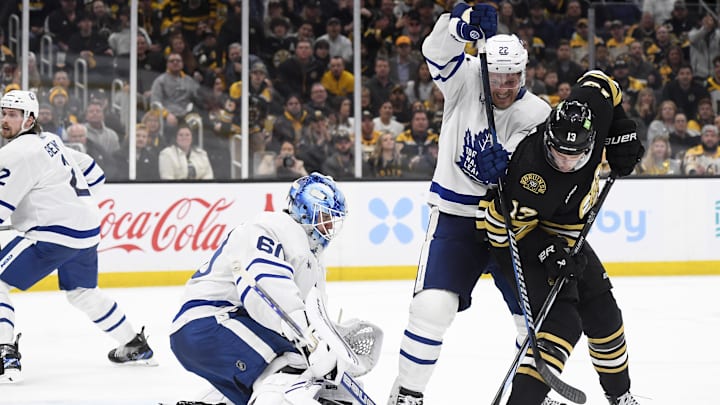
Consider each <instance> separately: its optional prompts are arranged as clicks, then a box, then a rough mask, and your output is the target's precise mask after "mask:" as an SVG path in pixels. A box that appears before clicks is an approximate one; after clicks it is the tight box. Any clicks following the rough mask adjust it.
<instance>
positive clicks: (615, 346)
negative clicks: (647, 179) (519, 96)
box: [478, 71, 643, 405]
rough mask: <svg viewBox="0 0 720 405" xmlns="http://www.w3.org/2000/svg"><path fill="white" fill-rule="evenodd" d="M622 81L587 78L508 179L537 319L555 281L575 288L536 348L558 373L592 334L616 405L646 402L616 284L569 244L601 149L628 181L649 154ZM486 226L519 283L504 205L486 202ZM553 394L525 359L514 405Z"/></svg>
mask: <svg viewBox="0 0 720 405" xmlns="http://www.w3.org/2000/svg"><path fill="white" fill-rule="evenodd" d="M621 101H622V93H621V90H620V88H619V86H618V85H617V83H615V82H613V81H612V80H610V79H609V78H608V77H607V76H606V75H605V74H604V73H602V72H600V71H589V72H587V73H586V74H585V75H584V76H583V77H581V78H580V80H579V81H578V82H577V83H576V84H575V86H574V87H573V89H572V92H571V94H570V97H569V98H568V99H567V100H565V101H564V102H562V103H561V104H559V105H558V106H557V107H556V108H555V109H554V110H553V111H552V112H551V113H550V116H549V117H548V119H547V121H546V122H545V123H544V124H541V125H539V126H538V127H537V130H536V131H535V132H534V133H533V134H531V135H529V136H528V137H526V138H525V139H524V140H523V141H521V142H520V144H519V145H518V147H517V149H516V150H515V152H514V153H513V156H512V159H511V160H510V164H509V166H508V170H507V174H506V177H505V179H504V183H505V187H504V193H505V196H504V197H505V199H506V201H508V205H511V206H512V208H511V218H512V224H511V226H512V229H513V231H514V233H515V237H516V240H517V243H518V249H519V253H520V261H521V264H522V271H523V275H524V279H525V283H526V288H527V294H528V297H529V301H530V306H531V310H532V313H533V314H537V313H538V311H539V310H540V307H541V306H542V304H543V302H544V301H545V298H546V297H547V295H548V293H549V291H550V289H551V287H552V283H553V281H554V280H555V279H556V278H558V277H560V276H567V277H568V278H569V279H570V280H571V282H569V283H567V284H566V285H565V286H564V287H563V289H562V290H561V292H560V294H559V295H558V297H557V299H556V301H555V303H554V305H553V306H552V307H551V310H550V312H549V313H548V316H547V318H546V319H545V322H544V323H543V324H542V326H541V327H540V328H539V329H538V330H537V340H538V346H539V348H540V350H541V351H542V353H541V355H542V357H543V358H544V359H545V360H546V362H547V364H548V366H550V367H551V368H553V369H554V370H555V371H556V372H557V373H559V372H561V371H562V368H563V367H564V364H565V361H566V360H567V358H568V356H569V355H570V352H571V351H572V349H573V347H574V346H575V344H576V343H577V341H578V339H579V338H580V335H581V334H582V333H584V334H585V335H586V336H587V338H588V346H589V350H590V357H591V359H592V362H593V365H594V366H595V369H596V371H597V372H598V374H599V376H600V383H601V385H602V387H603V389H604V391H605V394H606V396H607V398H608V400H609V402H610V404H613V405H616V404H617V405H628V404H630V405H632V404H637V403H638V402H637V401H636V400H635V399H634V398H633V397H632V395H631V394H630V377H629V372H628V356H627V351H626V344H625V335H624V332H623V331H624V327H623V320H622V315H621V312H620V309H619V308H618V305H617V303H616V301H615V298H614V297H613V294H612V292H611V288H612V285H611V283H610V280H609V278H608V276H607V274H606V272H605V269H604V268H603V265H602V263H601V262H600V259H599V258H598V257H597V255H596V254H595V253H594V252H593V250H592V248H591V247H590V245H589V244H587V243H586V244H585V245H584V246H583V248H582V250H581V252H580V253H579V254H578V255H577V256H575V257H573V256H570V254H569V247H571V246H573V245H574V244H575V241H576V238H577V237H578V235H579V232H580V230H581V229H582V227H583V224H584V222H585V215H586V214H587V212H588V211H589V210H590V208H591V207H592V206H593V204H594V203H595V201H596V200H597V197H598V194H599V189H600V186H599V181H600V171H601V164H602V160H603V149H605V153H606V157H607V160H608V163H609V164H610V168H611V171H612V172H614V173H615V174H616V175H618V176H627V175H628V174H630V173H631V172H632V169H633V167H634V166H635V164H636V163H637V161H638V160H639V158H640V157H641V156H642V152H643V148H642V145H641V143H640V141H639V140H638V139H637V134H636V132H635V124H634V122H633V121H632V120H630V119H628V118H627V116H626V115H625V112H624V111H623V109H622V104H621ZM478 228H480V229H481V230H484V231H485V232H486V233H487V238H488V239H489V240H490V243H491V245H492V247H493V249H492V251H493V255H494V256H495V258H496V259H497V260H498V262H499V263H500V266H501V268H502V273H503V276H505V277H506V278H507V279H508V280H510V281H511V282H512V283H513V285H515V283H514V280H515V279H514V274H513V266H512V263H511V259H510V254H509V252H508V240H507V232H506V229H505V223H504V220H503V215H502V211H501V206H500V202H499V199H498V198H497V197H496V198H494V199H492V200H491V201H484V202H482V203H481V204H480V212H479V221H478ZM548 391H549V388H548V386H547V385H546V384H545V383H544V381H543V380H542V377H541V376H540V375H539V374H538V373H537V371H536V370H535V368H534V361H533V358H532V355H531V354H526V356H525V357H524V359H523V361H522V362H521V364H520V366H519V368H518V371H517V374H516V375H515V378H514V379H513V385H512V391H511V393H510V398H509V399H508V402H507V403H508V404H509V405H515V404H521V405H537V404H540V403H541V402H542V401H543V399H544V398H545V396H546V394H547V393H548Z"/></svg>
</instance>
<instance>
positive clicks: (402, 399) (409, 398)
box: [388, 383, 423, 405]
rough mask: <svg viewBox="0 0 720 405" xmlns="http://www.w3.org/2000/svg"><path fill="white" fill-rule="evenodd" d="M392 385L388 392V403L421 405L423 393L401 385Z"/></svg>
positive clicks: (391, 404) (393, 404) (394, 404)
mask: <svg viewBox="0 0 720 405" xmlns="http://www.w3.org/2000/svg"><path fill="white" fill-rule="evenodd" d="M395 384H396V385H395V386H393V389H392V391H391V392H390V399H389V400H388V405H422V404H423V394H422V393H420V392H415V391H410V390H407V389H405V388H403V387H399V386H397V383H395Z"/></svg>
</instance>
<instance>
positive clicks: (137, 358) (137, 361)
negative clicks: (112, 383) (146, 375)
mask: <svg viewBox="0 0 720 405" xmlns="http://www.w3.org/2000/svg"><path fill="white" fill-rule="evenodd" d="M108 359H110V361H111V362H113V363H115V364H122V365H141V366H157V365H158V363H157V361H155V359H153V351H152V349H151V348H150V346H149V345H148V343H147V338H145V327H144V326H143V327H142V328H141V329H140V333H138V334H137V335H135V338H133V340H131V341H129V342H128V343H125V344H124V345H122V346H120V347H117V348H115V349H112V350H110V353H108Z"/></svg>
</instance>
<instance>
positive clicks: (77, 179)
mask: <svg viewBox="0 0 720 405" xmlns="http://www.w3.org/2000/svg"><path fill="white" fill-rule="evenodd" d="M78 161H80V162H81V163H82V167H81V166H80V165H79V164H78ZM86 175H87V176H88V179H89V180H86ZM104 180H105V176H104V173H103V171H102V169H100V167H99V166H97V165H96V164H95V162H94V160H93V159H92V158H91V157H90V156H88V155H86V154H84V153H81V152H78V151H75V150H72V149H70V148H66V147H65V146H64V144H63V142H62V140H61V139H60V137H58V136H57V135H55V134H52V133H49V132H42V133H39V134H37V133H27V134H23V135H20V136H18V137H17V138H14V139H13V140H11V141H10V142H9V143H8V144H7V145H5V146H3V147H2V148H0V224H1V223H7V222H8V220H9V221H10V222H12V226H13V228H14V229H15V230H17V231H19V232H23V233H24V234H25V237H26V238H28V239H33V240H37V241H44V242H50V243H56V244H59V245H63V246H67V247H71V248H76V249H84V248H88V247H91V246H94V245H96V244H98V243H99V242H100V210H99V209H98V206H97V202H96V201H95V199H94V198H93V197H92V194H91V189H90V186H88V181H90V182H91V183H92V184H93V186H94V187H98V186H100V185H101V184H102V183H103V182H104Z"/></svg>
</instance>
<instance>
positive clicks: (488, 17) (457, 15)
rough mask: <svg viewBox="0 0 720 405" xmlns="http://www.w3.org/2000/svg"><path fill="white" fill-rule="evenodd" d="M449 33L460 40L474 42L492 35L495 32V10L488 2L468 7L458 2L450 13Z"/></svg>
mask: <svg viewBox="0 0 720 405" xmlns="http://www.w3.org/2000/svg"><path fill="white" fill-rule="evenodd" d="M448 29H449V31H450V35H451V36H452V37H453V38H455V39H456V40H458V41H460V42H475V41H477V40H479V39H481V38H483V33H484V34H485V39H487V38H490V37H492V36H493V35H495V34H496V33H497V11H496V10H495V7H493V6H491V5H489V4H484V3H481V4H477V5H475V6H474V7H472V8H471V7H470V6H469V5H467V4H465V3H458V4H457V5H456V6H455V7H454V8H453V11H452V13H450V25H449V26H448Z"/></svg>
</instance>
